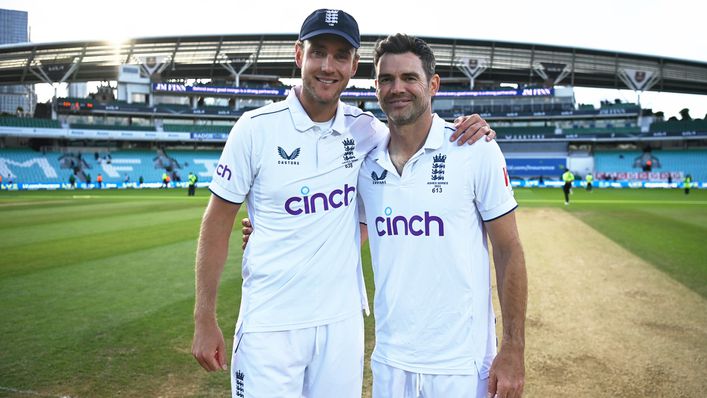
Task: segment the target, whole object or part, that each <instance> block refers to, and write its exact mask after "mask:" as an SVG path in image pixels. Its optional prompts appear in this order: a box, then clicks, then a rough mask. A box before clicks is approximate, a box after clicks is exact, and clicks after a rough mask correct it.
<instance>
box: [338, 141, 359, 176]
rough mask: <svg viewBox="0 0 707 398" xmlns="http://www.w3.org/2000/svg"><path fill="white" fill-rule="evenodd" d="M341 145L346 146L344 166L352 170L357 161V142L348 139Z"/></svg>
mask: <svg viewBox="0 0 707 398" xmlns="http://www.w3.org/2000/svg"><path fill="white" fill-rule="evenodd" d="M341 143H342V144H343V145H344V154H343V156H342V158H343V162H342V164H343V165H344V167H346V168H347V169H350V168H352V167H353V163H354V162H355V161H356V155H354V150H355V149H356V141H354V139H353V138H347V139H345V140H343V141H341Z"/></svg>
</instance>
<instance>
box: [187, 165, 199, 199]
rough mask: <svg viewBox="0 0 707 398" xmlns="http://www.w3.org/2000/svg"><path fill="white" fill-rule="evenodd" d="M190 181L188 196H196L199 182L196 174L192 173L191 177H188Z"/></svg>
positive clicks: (190, 173)
mask: <svg viewBox="0 0 707 398" xmlns="http://www.w3.org/2000/svg"><path fill="white" fill-rule="evenodd" d="M187 179H188V180H189V186H188V191H187V196H194V194H195V193H196V182H197V181H198V180H199V179H198V178H197V176H196V174H194V173H192V172H191V171H190V172H189V176H188V177H187Z"/></svg>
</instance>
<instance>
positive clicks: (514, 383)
mask: <svg viewBox="0 0 707 398" xmlns="http://www.w3.org/2000/svg"><path fill="white" fill-rule="evenodd" d="M486 228H487V231H488V234H489V238H490V239H491V244H492V245H493V261H494V264H495V266H496V282H497V286H498V297H499V301H500V302H501V317H502V320H503V337H502V339H501V347H500V349H499V352H498V355H497V356H496V359H495V360H494V361H493V364H492V365H491V372H490V374H489V395H490V396H493V394H498V396H499V397H504V398H506V397H507V398H519V397H521V396H522V394H523V386H524V383H525V380H524V379H525V363H524V361H525V360H524V351H525V310H526V306H527V301H528V276H527V272H526V268H525V258H524V255H523V247H522V246H521V243H520V237H519V236H518V227H517V225H516V219H515V211H513V212H511V213H508V214H506V215H504V216H503V217H500V218H498V219H495V220H493V221H490V222H488V223H486Z"/></svg>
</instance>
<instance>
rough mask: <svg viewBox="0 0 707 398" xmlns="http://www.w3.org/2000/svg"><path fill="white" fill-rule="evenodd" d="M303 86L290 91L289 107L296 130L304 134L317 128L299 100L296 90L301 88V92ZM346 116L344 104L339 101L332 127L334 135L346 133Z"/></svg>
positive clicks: (288, 96)
mask: <svg viewBox="0 0 707 398" xmlns="http://www.w3.org/2000/svg"><path fill="white" fill-rule="evenodd" d="M301 87H302V86H297V87H293V88H292V89H291V90H290V93H289V94H288V95H287V99H286V100H285V101H287V105H288V107H289V109H290V115H292V122H293V123H294V125H295V129H297V131H299V132H300V133H304V132H305V131H307V130H309V129H311V128H312V127H314V126H315V123H314V122H313V121H312V119H310V118H309V115H308V114H307V111H305V110H304V107H303V106H302V103H301V102H300V100H299V98H297V93H295V89H296V88H299V90H300V91H301V90H302V88H301ZM345 118H346V116H345V115H344V103H343V102H341V101H339V103H338V104H337V106H336V115H335V116H334V123H333V124H332V126H331V129H332V131H333V132H334V133H336V134H344V132H345V131H346V120H345Z"/></svg>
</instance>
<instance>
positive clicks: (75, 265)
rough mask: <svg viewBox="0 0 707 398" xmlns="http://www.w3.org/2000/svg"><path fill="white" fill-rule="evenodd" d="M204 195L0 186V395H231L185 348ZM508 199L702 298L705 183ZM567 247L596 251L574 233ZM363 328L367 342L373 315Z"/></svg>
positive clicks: (232, 277)
mask: <svg viewBox="0 0 707 398" xmlns="http://www.w3.org/2000/svg"><path fill="white" fill-rule="evenodd" d="M207 197H208V193H207V191H205V190H200V191H198V193H197V196H196V197H192V198H190V197H187V196H186V191H185V190H184V191H183V190H170V191H163V190H144V191H139V190H128V191H116V190H112V191H101V192H98V191H60V192H19V193H16V192H6V191H3V192H0V220H2V221H0V250H1V253H2V255H0V316H1V319H2V322H0V396H13V397H14V396H17V397H29V396H48V397H58V396H71V397H114V396H130V397H156V396H160V395H165V394H164V392H165V391H171V395H170V396H227V395H228V392H229V384H228V376H227V374H224V373H219V374H206V373H205V372H203V371H201V369H200V368H199V367H198V365H197V363H196V362H195V361H194V360H193V359H192V357H191V354H190V345H191V334H192V306H193V295H194V287H193V285H194V282H193V280H194V275H193V262H194V254H195V249H196V239H197V234H198V227H199V222H200V218H201V214H202V212H203V209H204V206H205V205H206V201H207ZM516 197H517V199H518V201H519V202H520V204H521V208H520V210H519V211H523V210H522V209H523V208H524V207H530V206H541V207H554V208H564V209H566V211H568V212H570V213H571V214H572V215H574V216H576V217H578V218H580V219H581V220H583V221H584V222H586V223H587V224H588V225H590V226H591V227H593V228H595V229H596V230H598V231H599V232H601V233H602V234H604V235H606V236H607V237H609V238H611V239H612V240H614V241H615V242H617V243H619V244H620V245H622V246H623V247H625V248H626V249H628V250H629V251H631V252H633V253H635V254H636V255H638V256H640V257H641V258H643V259H645V260H646V261H648V262H649V263H651V264H653V265H655V266H656V267H657V268H658V269H660V270H662V271H664V272H665V273H667V274H668V275H670V276H671V277H672V278H674V279H675V280H677V281H679V282H680V283H682V284H684V285H685V286H687V287H689V288H690V289H692V290H693V291H695V292H697V293H698V294H700V295H701V296H702V297H705V298H707V261H705V260H704V259H705V258H707V245H705V244H704V241H705V237H707V193H705V192H701V191H696V190H694V191H693V192H692V193H691V194H690V195H689V196H685V195H684V194H683V193H682V191H678V190H595V192H594V193H591V194H588V193H586V192H584V191H582V190H575V193H574V194H573V195H572V204H571V205H570V206H564V205H563V200H562V193H561V191H560V189H544V190H542V189H534V190H529V189H517V190H516ZM241 214H242V215H244V214H245V213H244V212H243V213H241ZM558 233H571V231H558ZM231 249H232V250H231V255H230V257H229V261H228V265H227V267H226V270H225V272H224V275H223V279H222V282H221V289H220V294H219V319H220V323H221V326H222V329H223V331H224V335H225V336H226V339H227V340H228V339H229V336H231V335H232V333H233V326H234V324H235V319H236V316H237V309H238V300H239V295H240V283H241V278H240V260H241V250H240V232H239V231H237V232H235V233H234V235H233V239H232V245H231ZM364 250H365V249H364ZM567 250H568V251H569V252H571V253H572V255H577V256H586V255H589V256H591V253H586V252H585V251H583V250H582V242H576V245H575V246H574V247H571V248H569V247H568V248H567ZM364 259H366V260H368V256H367V254H366V255H365V256H364ZM366 266H367V271H368V272H367V279H368V286H369V295H370V296H371V297H372V293H373V291H372V290H373V289H372V286H373V284H372V281H371V280H372V277H371V274H370V264H369V263H368V262H367V261H366ZM366 327H367V342H368V343H367V349H368V350H370V349H371V348H372V338H370V337H371V336H372V333H373V319H372V318H369V319H367V321H366ZM229 345H230V344H229ZM369 354H370V351H369V353H368V354H367V356H368V355H369Z"/></svg>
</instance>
